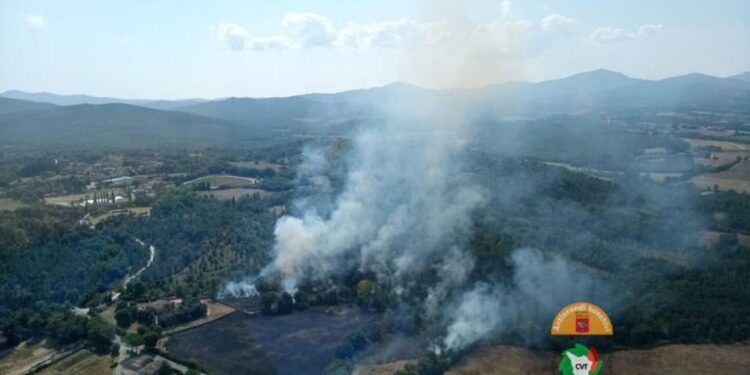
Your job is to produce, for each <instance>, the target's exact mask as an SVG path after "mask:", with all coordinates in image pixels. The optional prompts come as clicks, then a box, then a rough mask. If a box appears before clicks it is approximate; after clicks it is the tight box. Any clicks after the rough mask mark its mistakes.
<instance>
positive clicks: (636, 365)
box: [362, 345, 750, 375]
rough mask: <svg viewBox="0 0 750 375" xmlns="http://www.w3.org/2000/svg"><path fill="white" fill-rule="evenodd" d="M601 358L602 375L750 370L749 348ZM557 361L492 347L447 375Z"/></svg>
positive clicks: (545, 369)
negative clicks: (602, 362)
mask: <svg viewBox="0 0 750 375" xmlns="http://www.w3.org/2000/svg"><path fill="white" fill-rule="evenodd" d="M601 358H602V360H603V361H604V367H603V368H602V374H613V375H629V374H641V375H652V374H653V375H685V374H687V375H699V374H700V375H702V374H738V375H739V374H747V373H748V372H747V369H748V368H750V345H667V346H663V347H659V348H654V349H649V350H625V351H617V352H614V353H611V354H602V355H601ZM558 359H559V354H557V353H552V352H535V351H531V350H527V349H523V348H517V347H511V346H493V347H488V348H484V349H481V350H479V351H477V352H475V353H473V354H471V355H469V356H468V357H466V358H464V359H463V360H462V361H461V362H460V363H459V364H458V365H456V366H455V367H453V368H452V369H450V370H449V371H447V372H446V374H447V375H469V374H471V375H474V374H483V375H511V374H513V375H516V374H531V375H546V374H553V373H557V371H556V369H557V364H558ZM362 374H365V373H362ZM366 374H380V373H378V372H371V373H366Z"/></svg>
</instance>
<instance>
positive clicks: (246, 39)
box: [217, 23, 290, 51]
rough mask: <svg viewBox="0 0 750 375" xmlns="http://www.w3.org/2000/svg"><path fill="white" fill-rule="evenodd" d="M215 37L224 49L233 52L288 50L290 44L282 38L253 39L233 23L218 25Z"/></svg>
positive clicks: (243, 29)
mask: <svg viewBox="0 0 750 375" xmlns="http://www.w3.org/2000/svg"><path fill="white" fill-rule="evenodd" d="M217 37H218V39H219V42H220V43H221V44H222V45H224V46H225V47H226V48H229V49H231V50H234V51H241V50H245V49H249V50H259V51H266V50H272V49H286V48H289V46H290V43H289V40H287V39H286V38H284V37H280V36H271V37H254V36H252V35H251V34H250V32H249V31H247V30H245V28H243V27H242V26H239V25H236V24H233V23H222V24H219V27H218V34H217Z"/></svg>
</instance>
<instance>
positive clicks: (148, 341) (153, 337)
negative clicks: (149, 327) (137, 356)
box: [143, 331, 159, 349]
mask: <svg viewBox="0 0 750 375" xmlns="http://www.w3.org/2000/svg"><path fill="white" fill-rule="evenodd" d="M158 341H159V334H158V333H156V332H154V331H148V332H146V333H145V334H143V344H144V345H145V346H146V348H147V349H153V348H155V347H156V343H157V342H158Z"/></svg>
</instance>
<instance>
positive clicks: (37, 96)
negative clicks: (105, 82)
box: [0, 90, 204, 109]
mask: <svg viewBox="0 0 750 375" xmlns="http://www.w3.org/2000/svg"><path fill="white" fill-rule="evenodd" d="M0 97H4V98H11V99H18V100H26V101H34V102H44V103H51V104H55V105H61V106H68V105H78V104H130V105H137V106H141V107H149V108H155V109H172V108H176V107H180V106H186V105H191V104H196V103H200V102H202V101H204V100H203V99H182V100H148V99H118V98H107V97H97V96H90V95H59V94H53V93H49V92H26V91H21V90H9V91H6V92H3V93H2V94H0Z"/></svg>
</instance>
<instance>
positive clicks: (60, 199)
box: [44, 194, 89, 207]
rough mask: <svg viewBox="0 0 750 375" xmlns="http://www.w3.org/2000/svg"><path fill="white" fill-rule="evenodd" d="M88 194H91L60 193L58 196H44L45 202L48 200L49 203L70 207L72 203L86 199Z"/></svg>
mask: <svg viewBox="0 0 750 375" xmlns="http://www.w3.org/2000/svg"><path fill="white" fill-rule="evenodd" d="M87 195H89V194H69V195H59V196H56V197H46V198H44V202H46V203H47V204H56V205H58V206H66V207H69V206H70V205H71V203H78V202H82V201H83V200H84V199H86V196H87Z"/></svg>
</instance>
